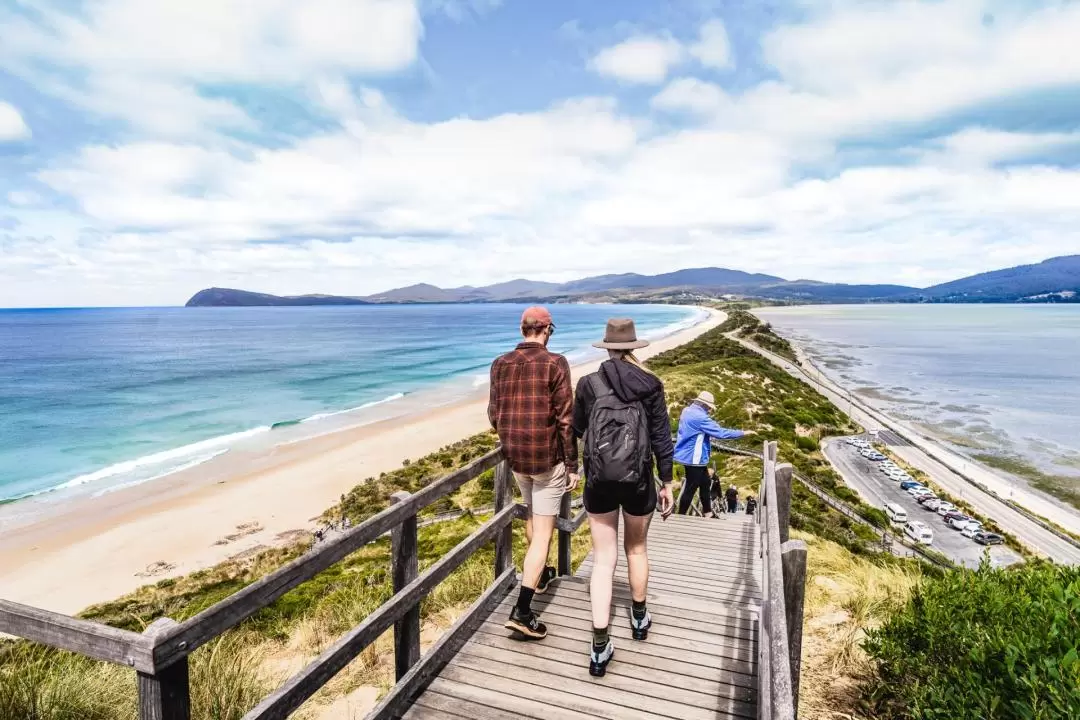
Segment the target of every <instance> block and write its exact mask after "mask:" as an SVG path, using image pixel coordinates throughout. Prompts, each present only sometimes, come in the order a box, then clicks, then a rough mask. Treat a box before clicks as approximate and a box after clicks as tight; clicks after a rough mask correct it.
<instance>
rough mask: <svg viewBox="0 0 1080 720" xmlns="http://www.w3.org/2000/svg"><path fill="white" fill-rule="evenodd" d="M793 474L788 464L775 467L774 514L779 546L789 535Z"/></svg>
mask: <svg viewBox="0 0 1080 720" xmlns="http://www.w3.org/2000/svg"><path fill="white" fill-rule="evenodd" d="M793 472H795V468H793V467H792V466H791V465H789V464H788V463H783V464H781V465H777V466H776V514H777V518H778V521H779V528H780V544H781V545H783V544H784V543H786V542H787V541H788V537H789V536H790V534H791V527H790V525H789V523H790V521H791V475H792V473H793Z"/></svg>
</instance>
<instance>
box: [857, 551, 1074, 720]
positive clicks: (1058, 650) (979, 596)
mask: <svg viewBox="0 0 1080 720" xmlns="http://www.w3.org/2000/svg"><path fill="white" fill-rule="evenodd" d="M1078 643H1080V569H1077V568H1061V567H1056V566H1052V565H1047V564H1045V563H1028V564H1026V565H1022V566H1019V567H1014V568H1009V569H1005V570H995V569H992V568H991V567H989V565H986V564H984V565H983V566H982V567H981V568H980V569H979V570H978V571H977V572H954V573H947V574H945V575H943V576H941V577H938V578H932V579H926V580H924V581H923V582H922V583H921V585H920V586H919V587H918V588H917V589H916V590H915V592H914V594H913V596H912V598H911V600H910V601H909V602H908V603H907V604H906V605H905V607H904V608H903V610H901V611H900V612H898V613H896V614H893V615H892V616H891V617H890V618H889V619H888V620H887V621H886V622H885V623H884V625H882V627H881V628H880V629H878V630H871V631H870V633H869V636H868V639H867V642H866V645H865V647H866V650H867V652H869V654H870V655H871V657H872V658H873V659H874V661H875V670H876V677H875V678H874V679H873V681H872V683H871V686H870V691H871V692H870V695H869V698H868V704H869V706H870V708H869V709H870V710H871V712H873V713H874V714H875V716H877V717H881V718H890V719H896V720H899V719H904V720H907V719H911V720H915V719H918V720H938V719H941V720H945V719H946V718H948V719H951V718H985V719H986V720H997V719H1001V720H1004V719H1006V718H1023V719H1025V720H1058V719H1060V720H1066V719H1068V718H1076V717H1080V657H1078V655H1077V647H1078Z"/></svg>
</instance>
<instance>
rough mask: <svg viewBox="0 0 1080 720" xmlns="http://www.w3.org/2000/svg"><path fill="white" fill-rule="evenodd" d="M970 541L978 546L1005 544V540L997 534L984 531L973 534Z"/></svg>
mask: <svg viewBox="0 0 1080 720" xmlns="http://www.w3.org/2000/svg"><path fill="white" fill-rule="evenodd" d="M972 539H973V540H974V541H975V542H977V543H979V544H980V545H1001V544H1003V543H1004V542H1005V538H1003V537H1001V536H1000V535H998V534H997V533H992V532H986V531H985V530H984V531H983V532H977V533H975V537H974V538H972Z"/></svg>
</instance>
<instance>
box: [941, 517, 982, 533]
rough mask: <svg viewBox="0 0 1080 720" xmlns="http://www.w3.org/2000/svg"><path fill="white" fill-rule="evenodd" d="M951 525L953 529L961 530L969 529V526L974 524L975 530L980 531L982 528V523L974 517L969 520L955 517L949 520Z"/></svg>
mask: <svg viewBox="0 0 1080 720" xmlns="http://www.w3.org/2000/svg"><path fill="white" fill-rule="evenodd" d="M949 525H951V526H952V529H953V530H960V531H961V532H962V531H964V530H967V529H968V528H969V527H972V526H974V528H975V532H979V531H980V530H982V523H981V522H979V521H978V520H975V519H973V518H968V519H967V520H960V519H958V518H955V519H953V520H950V521H949Z"/></svg>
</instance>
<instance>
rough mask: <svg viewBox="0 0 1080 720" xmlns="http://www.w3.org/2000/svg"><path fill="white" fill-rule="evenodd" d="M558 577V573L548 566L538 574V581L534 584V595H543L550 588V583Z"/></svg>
mask: <svg viewBox="0 0 1080 720" xmlns="http://www.w3.org/2000/svg"><path fill="white" fill-rule="evenodd" d="M557 577H559V571H558V570H556V569H555V568H553V567H551V566H550V565H548V566H547V567H545V568H544V572H542V573H540V581H539V582H538V583H536V594H537V595H543V594H544V593H546V592H547V591H548V588H549V587H551V581H552V580H554V579H555V578H557Z"/></svg>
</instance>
